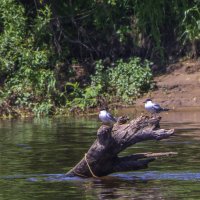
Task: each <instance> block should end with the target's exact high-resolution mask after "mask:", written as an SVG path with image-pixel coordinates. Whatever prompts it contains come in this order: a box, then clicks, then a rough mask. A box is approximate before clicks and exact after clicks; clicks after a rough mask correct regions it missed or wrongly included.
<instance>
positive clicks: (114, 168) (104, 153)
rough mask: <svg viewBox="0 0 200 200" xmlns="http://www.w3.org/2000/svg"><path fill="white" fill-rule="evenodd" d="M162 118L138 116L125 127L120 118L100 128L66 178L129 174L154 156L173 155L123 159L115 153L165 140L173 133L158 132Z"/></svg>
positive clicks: (148, 155)
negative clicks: (110, 124)
mask: <svg viewBox="0 0 200 200" xmlns="http://www.w3.org/2000/svg"><path fill="white" fill-rule="evenodd" d="M160 120H161V117H159V116H154V117H147V116H140V117H138V118H137V119H135V120H132V121H130V122H129V123H127V124H126V120H125V119H124V118H120V119H119V120H118V122H117V123H116V124H114V126H112V127H110V126H107V125H102V126H101V127H100V128H99V129H98V131H97V139H96V140H95V142H94V143H93V145H92V146H91V147H90V149H89V150H88V152H87V153H86V154H85V156H84V157H83V159H82V160H81V161H80V162H79V163H78V164H77V165H76V166H75V167H74V168H73V169H71V170H70V171H69V172H67V173H66V175H67V176H80V177H101V176H106V175H108V174H111V173H114V172H121V171H132V170H138V169H144V168H147V167H148V163H149V162H152V161H154V160H155V159H156V158H157V157H161V156H168V155H172V154H175V153H173V152H167V153H139V154H133V155H129V156H125V157H118V154H119V153H120V152H121V151H123V150H124V149H126V148H127V147H129V146H131V145H133V144H135V143H138V142H141V141H144V140H161V139H164V138H168V137H169V136H171V135H172V134H173V133H174V130H173V129H171V130H165V129H160V125H159V122H160Z"/></svg>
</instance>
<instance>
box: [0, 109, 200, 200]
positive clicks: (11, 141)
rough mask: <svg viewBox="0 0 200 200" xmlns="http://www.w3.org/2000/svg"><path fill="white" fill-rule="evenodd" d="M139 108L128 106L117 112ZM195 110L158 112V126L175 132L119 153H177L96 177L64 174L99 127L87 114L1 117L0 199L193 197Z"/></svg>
mask: <svg viewBox="0 0 200 200" xmlns="http://www.w3.org/2000/svg"><path fill="white" fill-rule="evenodd" d="M126 112H127V113H129V114H130V113H133V114H132V116H130V117H135V116H138V115H140V111H137V112H136V111H135V109H133V110H131V109H128V111H126V110H122V111H120V115H121V114H125V113H126ZM199 124H200V110H197V109H193V110H191V109H189V110H187V109H186V110H181V111H171V112H169V113H163V114H162V121H161V127H163V128H175V129H176V134H175V136H174V137H171V138H168V139H166V140H162V141H159V142H157V141H145V142H142V143H138V144H136V145H133V146H132V147H130V148H128V149H127V150H125V151H124V152H123V153H122V155H128V154H133V153H138V152H166V151H175V152H178V156H174V157H169V158H165V159H159V160H157V161H155V162H152V163H151V164H150V165H149V168H148V169H146V170H141V171H138V172H129V173H116V174H112V175H110V176H107V177H103V178H99V179H94V178H91V179H82V178H77V177H76V178H69V177H66V176H65V175H64V173H65V172H67V171H68V170H69V169H71V168H72V167H73V166H74V165H75V164H76V163H77V162H78V161H79V160H80V159H81V158H82V156H83V155H84V153H85V152H86V151H87V150H88V148H89V147H90V145H91V144H92V143H93V141H94V140H95V138H96V130H97V129H98V127H99V126H100V123H99V122H98V121H97V119H96V116H95V117H91V118H89V119H85V118H79V119H69V118H55V119H53V118H51V119H48V118H46V119H34V120H28V119H24V120H2V121H0V158H1V161H0V199H2V200H4V199H5V200H7V199H8V200H9V199H15V200H18V199H20V200H21V199H24V200H27V199H44V198H45V199H46V198H48V200H50V199H59V200H60V199H71V200H74V199H185V198H187V197H188V196H190V199H197V198H198V197H199V196H200V191H199V185H200V170H199V166H200V145H199V139H200V127H199Z"/></svg>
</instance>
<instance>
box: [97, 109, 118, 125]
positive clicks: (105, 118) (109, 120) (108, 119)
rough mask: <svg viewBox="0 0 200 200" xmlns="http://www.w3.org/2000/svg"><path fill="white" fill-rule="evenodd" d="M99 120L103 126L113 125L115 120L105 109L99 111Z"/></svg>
mask: <svg viewBox="0 0 200 200" xmlns="http://www.w3.org/2000/svg"><path fill="white" fill-rule="evenodd" d="M99 119H100V120H101V121H102V122H103V123H105V124H114V123H115V122H117V120H116V119H115V118H114V117H113V116H112V115H111V114H110V113H109V112H108V111H107V110H106V109H105V108H103V109H101V111H100V113H99Z"/></svg>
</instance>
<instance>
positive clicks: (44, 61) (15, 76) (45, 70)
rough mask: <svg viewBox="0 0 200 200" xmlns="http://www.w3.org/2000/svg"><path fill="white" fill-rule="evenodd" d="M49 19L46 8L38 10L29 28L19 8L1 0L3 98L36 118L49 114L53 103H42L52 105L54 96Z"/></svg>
mask: <svg viewBox="0 0 200 200" xmlns="http://www.w3.org/2000/svg"><path fill="white" fill-rule="evenodd" d="M50 17H51V11H50V9H49V7H48V6H46V7H44V8H42V9H40V10H38V13H37V15H36V17H35V18H33V19H32V24H28V18H27V17H26V14H25V9H24V7H23V6H22V5H21V4H18V3H16V2H15V1H14V0H2V1H1V4H0V23H1V24H2V32H1V33H0V75H1V77H4V79H5V81H4V88H3V98H4V99H5V100H6V99H9V103H10V104H11V105H14V106H17V107H28V108H30V109H32V110H33V111H34V112H35V113H37V112H38V113H39V114H48V113H49V110H50V109H51V107H52V103H51V106H49V103H45V102H51V101H52V98H53V96H52V94H53V93H56V88H55V83H56V79H55V77H54V73H53V71H52V69H51V68H50V61H51V56H52V54H53V52H52V50H51V48H49V42H50V41H49V40H50V38H51V34H50V31H48V29H49V22H50ZM29 21H30V19H29ZM44 37H45V40H44ZM51 64H53V63H51ZM40 104H41V105H40ZM44 104H45V105H47V106H44Z"/></svg>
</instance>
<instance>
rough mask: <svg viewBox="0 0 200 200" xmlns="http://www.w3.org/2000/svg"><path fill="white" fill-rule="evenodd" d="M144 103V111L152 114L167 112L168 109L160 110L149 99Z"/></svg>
mask: <svg viewBox="0 0 200 200" xmlns="http://www.w3.org/2000/svg"><path fill="white" fill-rule="evenodd" d="M144 103H145V105H144V107H145V109H146V110H147V111H148V112H150V113H152V114H154V113H160V112H163V111H168V110H169V109H168V108H162V107H161V106H160V105H159V104H156V103H153V102H152V100H151V99H146V101H145V102H144Z"/></svg>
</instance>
